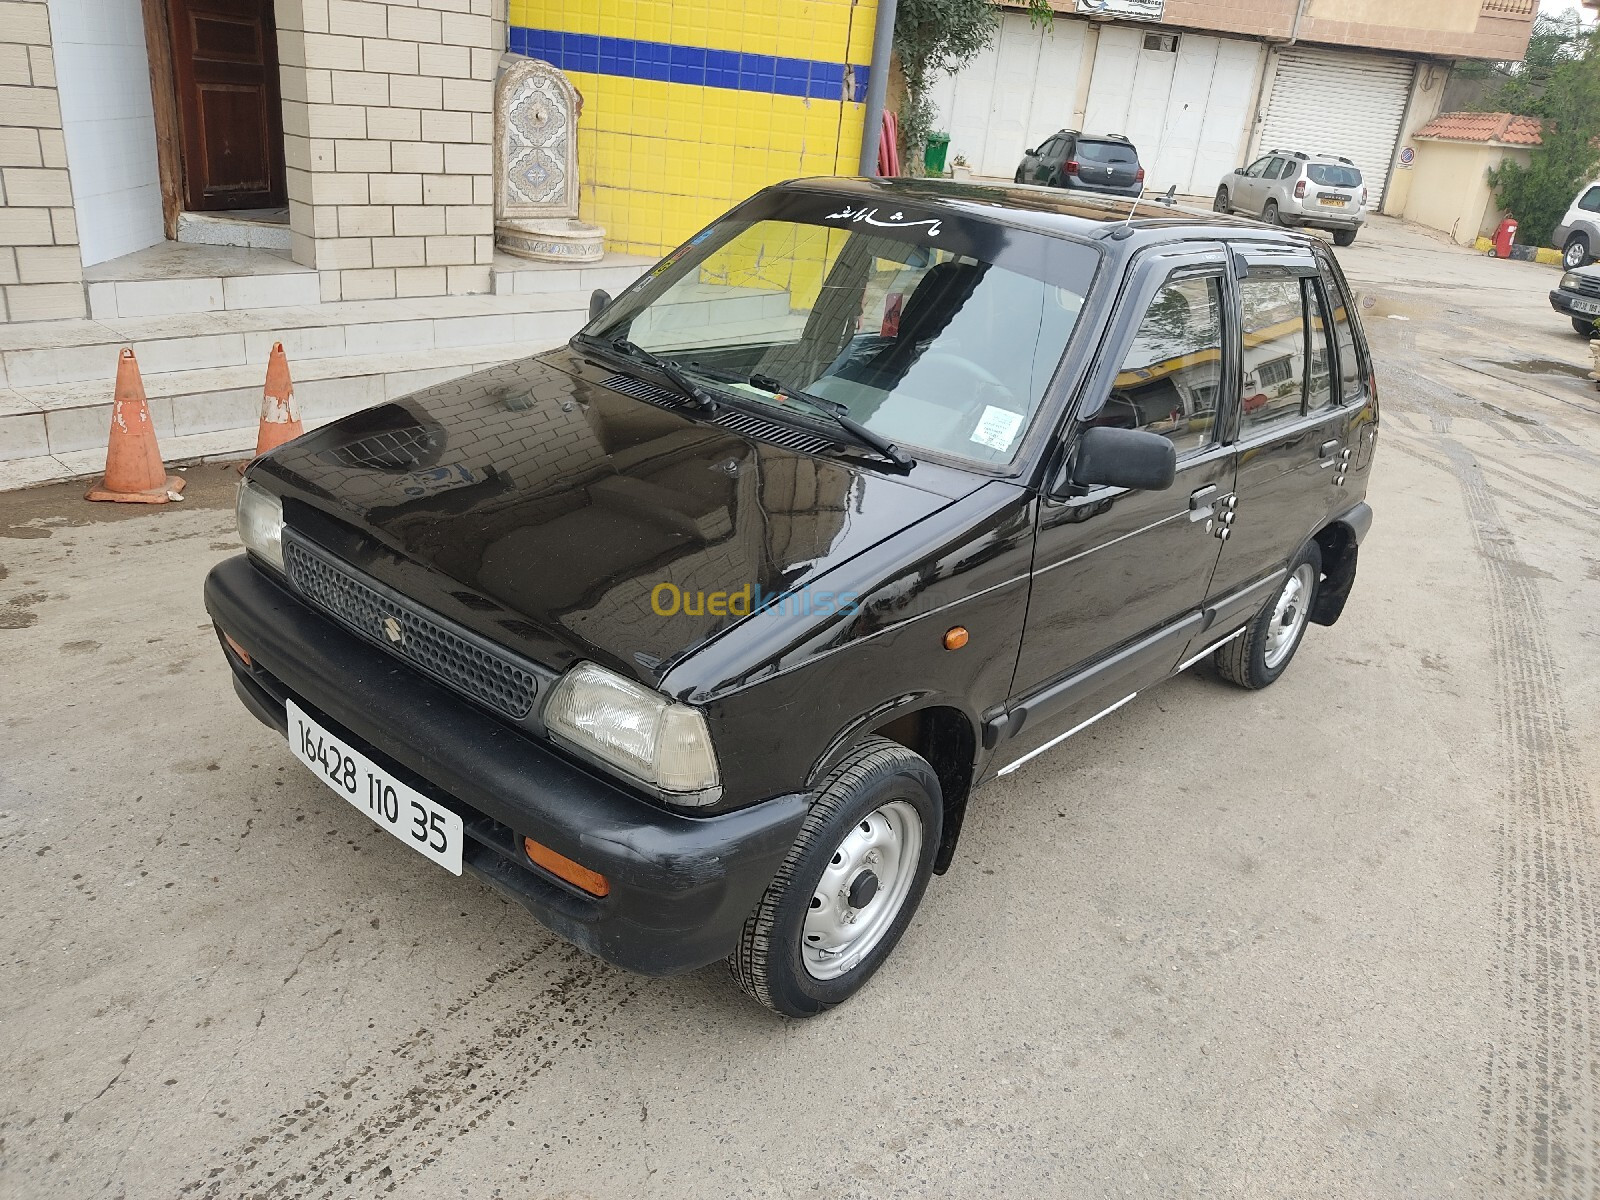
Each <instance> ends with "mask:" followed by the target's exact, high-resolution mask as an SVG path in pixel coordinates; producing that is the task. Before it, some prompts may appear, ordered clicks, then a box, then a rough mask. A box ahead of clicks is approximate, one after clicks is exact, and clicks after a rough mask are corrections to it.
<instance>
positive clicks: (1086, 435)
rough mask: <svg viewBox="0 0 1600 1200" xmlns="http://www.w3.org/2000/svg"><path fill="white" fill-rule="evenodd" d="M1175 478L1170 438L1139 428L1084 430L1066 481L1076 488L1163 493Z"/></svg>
mask: <svg viewBox="0 0 1600 1200" xmlns="http://www.w3.org/2000/svg"><path fill="white" fill-rule="evenodd" d="M1177 477H1178V452H1177V450H1176V449H1175V448H1174V447H1173V445H1172V441H1171V439H1170V438H1165V437H1162V436H1161V435H1160V434H1159V433H1146V432H1145V431H1144V430H1142V429H1107V428H1103V427H1096V428H1093V429H1086V430H1084V431H1083V434H1082V436H1080V437H1079V438H1078V445H1077V447H1076V448H1075V449H1074V450H1073V453H1072V462H1071V465H1070V467H1069V469H1068V472H1067V480H1068V482H1069V483H1072V484H1074V485H1076V486H1078V487H1120V488H1134V489H1137V490H1139V491H1145V492H1160V491H1165V490H1166V489H1167V488H1169V487H1171V486H1172V481H1173V480H1174V479H1176V478H1177Z"/></svg>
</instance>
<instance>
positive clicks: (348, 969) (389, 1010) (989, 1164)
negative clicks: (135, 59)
mask: <svg viewBox="0 0 1600 1200" xmlns="http://www.w3.org/2000/svg"><path fill="white" fill-rule="evenodd" d="M1342 253H1343V256H1344V258H1345V261H1346V263H1347V264H1348V267H1349V269H1350V271H1351V273H1352V274H1353V275H1354V276H1356V277H1357V278H1358V279H1359V280H1361V281H1363V283H1364V284H1367V285H1370V286H1371V288H1372V292H1373V295H1374V300H1375V303H1374V305H1373V307H1372V308H1370V309H1369V311H1368V328H1369V329H1370V331H1371V333H1372V336H1373V339H1374V341H1375V342H1376V344H1377V347H1378V349H1379V353H1380V357H1381V361H1382V378H1383V381H1384V396H1385V400H1386V403H1387V407H1386V410H1385V425H1384V431H1385V437H1384V442H1383V445H1382V446H1381V448H1380V460H1379V469H1378V472H1377V481H1376V491H1375V495H1374V502H1375V505H1376V508H1377V511H1378V523H1377V525H1376V526H1375V528H1374V530H1373V533H1372V537H1371V541H1370V543H1369V545H1368V547H1367V549H1365V550H1364V551H1363V562H1362V580H1361V584H1360V586H1359V588H1358V590H1357V593H1356V596H1355V599H1354V600H1353V602H1352V603H1351V606H1350V609H1349V613H1348V615H1347V617H1346V619H1345V621H1344V622H1343V623H1342V624H1340V625H1339V626H1338V627H1337V628H1335V629H1333V630H1314V631H1313V632H1312V634H1311V636H1310V637H1309V639H1308V641H1307V644H1306V646H1305V648H1304V649H1303V650H1302V651H1301V655H1300V658H1299V660H1298V661H1297V662H1296V664H1295V666H1294V668H1293V670H1292V671H1291V672H1290V673H1289V675H1288V676H1287V677H1286V678H1285V679H1284V680H1283V681H1282V682H1281V683H1280V684H1279V685H1278V686H1277V687H1275V688H1273V689H1271V690H1270V691H1269V692H1267V693H1264V694H1258V695H1250V694H1246V693H1243V692H1239V691H1236V690H1231V689H1229V688H1227V687H1226V686H1224V685H1222V684H1220V683H1218V682H1217V681H1216V680H1215V679H1213V678H1211V677H1209V676H1208V675H1207V674H1205V673H1203V672H1195V673H1192V674H1190V675H1189V676H1187V677H1185V678H1183V679H1180V680H1177V681H1174V682H1173V683H1171V684H1169V685H1166V686H1165V687H1163V688H1160V689H1158V690H1156V691H1154V692H1152V693H1149V694H1147V695H1145V696H1143V697H1141V698H1140V700H1139V701H1138V702H1137V703H1136V704H1134V705H1132V706H1130V707H1129V708H1128V709H1127V710H1125V711H1124V712H1122V713H1119V714H1118V715H1117V717H1116V718H1114V719H1112V720H1108V721H1106V722H1103V723H1102V724H1101V725H1099V726H1097V727H1096V728H1095V730H1093V731H1092V732H1091V733H1089V734H1087V735H1085V736H1084V737H1082V738H1079V739H1075V740H1074V742H1073V743H1071V744H1070V745H1069V746H1068V747H1065V748H1063V749H1062V750H1061V751H1060V752H1057V753H1055V754H1053V755H1051V756H1047V757H1046V758H1044V759H1041V760H1038V761H1036V762H1035V763H1033V764H1031V765H1030V766H1029V767H1028V768H1026V769H1025V770H1023V771H1021V772H1019V773H1017V774H1016V775H1015V776H1012V777H1011V778H1010V779H1008V780H1006V781H1004V782H1002V783H1000V784H998V785H996V786H994V787H992V788H990V789H989V790H988V791H986V792H985V793H982V794H981V796H980V798H979V800H978V802H977V804H976V807H975V809H974V811H973V813H972V815H971V816H970V817H969V820H968V825H967V831H966V834H965V837H964V840H963V845H962V850H963V852H962V854H961V856H960V861H959V862H958V864H957V867H956V869H955V870H953V871H952V872H951V873H950V874H949V875H948V876H946V877H945V878H944V879H942V880H940V881H937V882H936V883H935V884H934V886H933V887H932V889H931V890H930V892H929V896H928V900H927V902H926V904H925V905H924V908H923V911H922V913H921V916H920V918H919V920H918V921H917V923H916V925H915V926H914V927H913V929H912V930H911V932H910V934H909V935H908V937H907V939H906V941H905V942H904V943H903V945H902V947H901V948H900V950H899V952H898V954H897V957H896V959H895V961H894V962H893V963H892V964H891V967H890V968H889V969H888V970H887V971H886V972H885V973H884V974H883V975H881V976H880V977H879V979H878V980H877V981H876V982H875V983H874V984H873V986H872V987H871V988H870V989H869V990H868V991H867V992H866V993H865V994H863V995H862V996H861V997H859V998H858V999H857V1000H856V1001H854V1002H853V1003H852V1004H850V1005H848V1006H847V1007H846V1008H844V1009H843V1010H841V1011H839V1012H837V1013H835V1014H833V1015H831V1016H829V1017H826V1018H823V1019H820V1020H816V1021H812V1022H809V1023H799V1024H789V1023H783V1022H780V1021H778V1020H776V1019H774V1018H770V1017H768V1016H767V1015H766V1014H764V1013H763V1012H762V1011H760V1010H758V1009H756V1008H754V1007H752V1006H750V1005H748V1004H747V1003H746V1002H745V1001H744V1000H742V999H741V998H740V997H739V996H738V995H737V993H736V992H735V990H734V989H733V988H732V986H731V985H730V983H729V982H728V981H727V980H726V979H725V977H724V976H723V975H722V973H721V972H720V971H719V970H716V969H710V970H706V971H703V972H700V973H698V974H695V975H693V976H689V977H687V978H682V979H676V980H667V981H648V980H641V979H636V978H632V977H629V976H626V975H624V974H622V973H620V972H617V971H613V970H611V969H609V968H607V967H605V966H603V965H601V964H599V963H597V962H595V961H592V960H589V959H586V958H584V957H583V956H582V955H580V954H578V953H577V952H575V951H573V950H570V949H568V948H566V947H564V946H563V945H562V944H560V943H558V942H556V941H554V940H553V939H552V938H551V937H549V936H547V935H546V934H545V933H544V932H542V931H541V929H540V928H539V927H538V926H536V925H535V924H534V923H533V922H532V921H530V920H528V919H526V918H525V916H524V915H523V914H522V913H521V912H520V910H516V909H513V908H511V907H510V906H508V905H507V904H505V903H503V902H502V901H501V900H499V899H498V898H496V897H495V896H494V895H492V894H490V893H489V892H487V891H486V890H484V889H483V888H481V887H480V886H478V885H477V884H475V883H473V882H472V881H471V880H470V879H468V880H465V881H459V882H458V881H457V880H455V879H453V878H451V877H450V876H448V875H446V874H444V873H443V872H440V871H435V870H433V869H432V868H430V867H429V866H428V865H427V864H426V863H424V862H422V861H421V860H420V859H418V858H417V857H416V856H414V855H411V854H409V853H407V851H406V850H405V849H404V847H402V846H400V845H399V844H398V843H396V842H394V841H393V840H392V839H390V838H388V837H386V836H385V835H384V834H382V833H381V832H379V831H378V830H377V829H376V828H375V827H373V826H370V825H368V824H366V823H365V822H364V821H363V820H362V818H361V817H360V815H359V814H358V813H356V812H355V811H354V810H352V809H350V808H348V807H347V806H344V805H341V804H339V803H338V802H337V801H336V800H334V799H333V798H332V797H331V796H330V795H329V794H328V793H327V792H326V791H324V790H323V789H322V788H321V787H320V785H319V784H318V783H317V782H316V781H315V780H314V779H312V778H311V777H310V776H309V775H308V774H306V773H305V772H304V771H302V770H301V769H300V768H299V767H298V766H297V765H296V764H295V763H294V761H293V760H292V759H291V758H290V756H289V754H288V751H287V750H286V749H285V747H284V746H283V744H282V743H281V741H279V740H278V739H276V738H274V737H273V736H270V735H269V734H268V733H267V732H266V731H265V730H263V729H262V728H261V727H260V726H259V725H257V724H256V723H255V721H254V720H252V719H251V718H250V717H248V716H247V715H246V714H245V713H244V711H243V710H242V709H241V708H240V707H239V705H238V704H237V703H236V702H235V701H234V699H233V696H232V694H231V692H230V690H229V688H228V684H227V678H226V671H225V670H224V667H223V665H222V661H221V658H220V656H219V654H218V652H217V648H216V645H215V642H214V640H213V637H212V634H211V632H210V629H209V626H208V625H207V623H206V620H205V616H204V613H203V611H202V608H201V604H200V596H199V587H200V581H201V578H202V576H203V574H204V572H205V570H206V569H207V568H208V567H209V566H210V564H211V563H212V562H213V561H215V560H216V559H218V558H219V557H221V556H223V555H225V554H228V553H230V552H232V551H233V550H234V549H235V540H234V536H233V532H232V520H231V515H230V513H229V511H228V510H227V507H226V504H227V497H228V486H229V478H228V477H227V476H225V475H224V474H223V472H222V470H221V469H220V468H217V467H206V468H199V469H197V470H196V472H194V474H195V476H196V478H195V479H194V483H193V485H192V487H191V496H192V497H193V499H191V500H190V501H189V502H187V503H186V504H184V505H183V506H182V507H176V506H174V507H171V508H168V509H166V510H163V511H159V512H143V511H140V512H135V513H129V512H127V511H123V510H118V511H107V510H106V509H103V508H96V509H93V510H89V509H88V508H87V507H86V506H83V505H81V504H79V503H77V502H76V501H75V500H74V499H73V496H72V493H71V491H70V489H46V490H44V491H42V492H36V493H24V494H14V495H10V496H4V497H0V679H3V685H0V729H3V731H4V733H3V738H4V742H3V749H4V752H3V754H0V913H4V914H5V917H4V921H3V923H0V1028H3V1029H4V1030H5V1037H4V1038H3V1039H0V1080H3V1081H4V1082H3V1083H0V1194H4V1195H5V1196H7V1197H18V1198H19V1200H20V1198H22V1197H89V1196H101V1195H104V1196H123V1195H126V1196H130V1197H161V1198H170V1197H211V1196H218V1197H232V1196H274V1197H290V1196H363V1195H375V1194H376V1195H382V1194H386V1193H387V1194H393V1195H396V1196H403V1197H413V1196H417V1197H435V1196H472V1197H518V1198H527V1197H579V1196H589V1197H612V1196H617V1197H623V1196H626V1197H638V1196H678V1195H728V1196H735V1195H737V1196H747V1195H748V1196H794V1197H807V1196H818V1197H822V1196H827V1197H846V1196H955V1195H971V1194H974V1193H975V1192H977V1191H978V1190H979V1189H980V1188H983V1187H986V1186H992V1185H994V1184H1003V1185H1004V1186H1005V1188H1006V1190H1007V1191H1008V1192H1010V1193H1013V1194H1020V1195H1063V1196H1064V1195H1071V1196H1075V1197H1077V1196H1083V1197H1099V1196H1162V1197H1168V1196H1212V1195H1230V1196H1232V1195H1240V1196H1274V1197H1276V1196H1304V1197H1317V1198H1326V1197H1356V1196H1384V1197H1389V1196H1403V1197H1430V1198H1431V1197H1441V1196H1445V1195H1447V1194H1459V1195H1469V1196H1472V1195H1475V1196H1484V1197H1490V1196H1493V1197H1508V1196H1535V1195H1541V1196H1552V1197H1579V1196H1589V1195H1592V1194H1594V1193H1595V1191H1596V1189H1597V1187H1600V1153H1597V1145H1600V1140H1597V1139H1600V1124H1597V1122H1600V1094H1597V1093H1600V1056H1597V1049H1600V1046H1597V1039H1600V942H1597V938H1596V934H1597V926H1600V900H1597V891H1600V861H1597V853H1600V841H1597V830H1596V816H1595V811H1594V805H1595V803H1596V800H1597V791H1600V789H1597V788H1596V786H1595V781H1596V780H1597V779H1600V757H1597V747H1600V737H1597V734H1600V728H1597V718H1596V714H1597V713H1600V636H1597V631H1596V624H1595V619H1594V613H1595V611H1596V607H1597V600H1600V548H1597V546H1596V543H1595V538H1594V533H1595V530H1596V528H1597V527H1600V526H1597V523H1596V517H1597V515H1600V472H1597V466H1600V393H1596V392H1595V391H1594V390H1592V388H1591V386H1590V385H1588V384H1586V383H1585V382H1584V381H1582V380H1581V379H1577V378H1574V377H1573V376H1572V374H1571V372H1572V370H1573V369H1576V368H1578V367H1580V366H1581V365H1582V364H1583V362H1584V357H1585V347H1584V345H1583V343H1582V342H1580V341H1579V340H1578V339H1577V338H1576V337H1574V336H1573V335H1572V334H1571V333H1570V332H1568V331H1567V328H1566V326H1565V323H1564V322H1563V321H1561V320H1560V319H1559V318H1557V317H1556V316H1555V315H1554V314H1553V313H1551V312H1550V311H1549V310H1548V308H1547V306H1546V304H1545V300H1544V292H1545V290H1546V289H1547V288H1548V287H1549V286H1550V284H1551V282H1552V281H1553V280H1554V278H1555V275H1554V273H1553V272H1552V271H1550V270H1549V269H1546V268H1540V267H1535V266H1531V265H1525V264H1514V263H1511V264H1508V263H1497V262H1491V261H1487V260H1484V259H1481V258H1477V257H1474V256H1471V255H1469V254H1466V253H1463V252H1459V251H1456V250H1454V249H1453V248H1450V247H1448V246H1445V245H1443V244H1441V243H1438V242H1434V241H1431V240H1428V239H1426V238H1425V237H1423V236H1421V235H1418V234H1416V233H1412V232H1407V231H1403V230H1401V229H1399V228H1398V227H1395V226H1392V225H1388V226H1386V227H1384V228H1382V229H1379V230H1376V231H1374V233H1373V234H1372V235H1371V236H1369V237H1365V238H1364V240H1363V241H1362V243H1361V244H1359V245H1358V246H1357V247H1355V248H1354V249H1353V250H1350V251H1347V252H1342ZM1423 280H1427V281H1428V282H1421V281H1423ZM1402 318H1403V319H1402Z"/></svg>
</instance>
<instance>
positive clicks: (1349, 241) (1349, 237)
mask: <svg viewBox="0 0 1600 1200" xmlns="http://www.w3.org/2000/svg"><path fill="white" fill-rule="evenodd" d="M1333 244H1334V245H1335V246H1354V245H1355V244H1356V231H1355V230H1354V229H1335V230H1334V231H1333Z"/></svg>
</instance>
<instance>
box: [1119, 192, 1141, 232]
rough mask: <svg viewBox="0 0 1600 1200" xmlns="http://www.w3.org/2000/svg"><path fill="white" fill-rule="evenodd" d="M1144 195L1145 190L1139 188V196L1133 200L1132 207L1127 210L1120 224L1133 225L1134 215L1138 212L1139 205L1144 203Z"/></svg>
mask: <svg viewBox="0 0 1600 1200" xmlns="http://www.w3.org/2000/svg"><path fill="white" fill-rule="evenodd" d="M1144 193H1145V189H1144V188H1140V189H1139V194H1138V195H1137V196H1135V197H1134V198H1133V207H1132V208H1130V209H1129V210H1128V215H1127V217H1125V218H1124V219H1123V222H1122V223H1123V224H1124V225H1131V224H1133V217H1134V214H1135V213H1137V212H1138V211H1139V205H1141V204H1143V203H1144Z"/></svg>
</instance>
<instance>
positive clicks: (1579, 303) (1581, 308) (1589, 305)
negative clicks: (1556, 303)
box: [1572, 300, 1600, 317]
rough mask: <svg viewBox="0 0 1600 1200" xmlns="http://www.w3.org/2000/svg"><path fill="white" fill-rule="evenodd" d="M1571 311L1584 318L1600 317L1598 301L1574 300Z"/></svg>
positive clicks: (1599, 302) (1599, 303)
mask: <svg viewBox="0 0 1600 1200" xmlns="http://www.w3.org/2000/svg"><path fill="white" fill-rule="evenodd" d="M1572 311H1573V312H1575V313H1582V314H1583V315H1584V316H1586V317H1600V300H1574V301H1573V302H1572Z"/></svg>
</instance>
